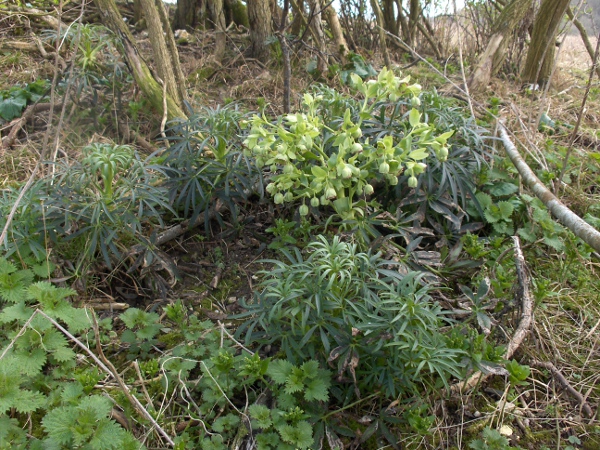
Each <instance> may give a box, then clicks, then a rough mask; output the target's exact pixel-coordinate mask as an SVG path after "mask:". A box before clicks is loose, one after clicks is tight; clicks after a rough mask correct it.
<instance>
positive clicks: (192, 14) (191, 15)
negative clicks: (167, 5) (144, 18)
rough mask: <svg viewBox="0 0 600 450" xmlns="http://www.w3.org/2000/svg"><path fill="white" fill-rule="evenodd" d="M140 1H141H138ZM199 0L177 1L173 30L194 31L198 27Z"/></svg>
mask: <svg viewBox="0 0 600 450" xmlns="http://www.w3.org/2000/svg"><path fill="white" fill-rule="evenodd" d="M136 1H138V2H139V1H140V0H136ZM197 3H198V0H177V8H176V9H175V17H174V18H173V25H172V29H173V30H185V29H189V28H191V29H194V28H196V26H197V25H198V14H197V9H196V4H197Z"/></svg>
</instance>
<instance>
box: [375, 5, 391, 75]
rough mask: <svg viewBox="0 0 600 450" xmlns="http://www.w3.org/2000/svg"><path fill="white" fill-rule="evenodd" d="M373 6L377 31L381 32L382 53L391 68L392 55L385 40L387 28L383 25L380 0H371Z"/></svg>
mask: <svg viewBox="0 0 600 450" xmlns="http://www.w3.org/2000/svg"><path fill="white" fill-rule="evenodd" d="M371 8H373V12H374V13H375V18H376V19H377V31H378V32H379V45H380V46H381V53H383V59H384V61H385V65H386V66H387V67H388V69H391V67H392V60H391V59H390V55H389V53H388V49H387V43H386V40H385V28H384V25H383V14H382V12H381V8H380V7H379V2H378V0H371Z"/></svg>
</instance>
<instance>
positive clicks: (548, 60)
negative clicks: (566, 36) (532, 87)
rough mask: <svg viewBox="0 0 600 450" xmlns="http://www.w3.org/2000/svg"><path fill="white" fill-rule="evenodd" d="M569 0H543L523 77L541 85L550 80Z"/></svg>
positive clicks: (526, 80)
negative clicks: (558, 36)
mask: <svg viewBox="0 0 600 450" xmlns="http://www.w3.org/2000/svg"><path fill="white" fill-rule="evenodd" d="M569 3H570V1H569V0H543V1H542V5H541V6H540V11H539V12H538V14H537V16H536V18H535V22H534V24H533V35H532V36H531V44H529V51H528V52H527V60H526V61H525V68H524V69H523V73H522V75H521V79H522V80H523V81H525V82H527V83H534V84H538V85H540V86H544V85H546V84H547V83H548V82H549V81H550V74H551V72H552V65H553V64H554V54H555V48H556V46H555V39H556V33H557V32H558V27H559V26H560V23H561V22H562V20H563V18H564V16H565V13H566V12H567V8H568V7H569Z"/></svg>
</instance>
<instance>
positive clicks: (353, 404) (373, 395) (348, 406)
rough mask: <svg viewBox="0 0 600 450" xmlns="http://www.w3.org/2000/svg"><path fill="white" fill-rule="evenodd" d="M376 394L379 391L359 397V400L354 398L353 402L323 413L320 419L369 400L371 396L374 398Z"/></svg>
mask: <svg viewBox="0 0 600 450" xmlns="http://www.w3.org/2000/svg"><path fill="white" fill-rule="evenodd" d="M378 395H379V391H377V392H375V393H374V394H371V395H369V396H368V397H365V398H361V399H359V400H356V401H355V402H353V403H350V404H349V405H346V406H344V407H343V408H340V409H336V410H335V411H331V412H330V413H329V414H325V415H324V416H323V417H322V418H321V420H325V419H327V418H328V417H331V416H333V415H334V414H337V413H341V412H342V411H345V410H346V409H350V408H352V407H354V406H356V405H359V404H361V403H363V402H366V401H367V400H370V399H372V398H375V397H377V396H378Z"/></svg>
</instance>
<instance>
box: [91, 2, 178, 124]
mask: <svg viewBox="0 0 600 450" xmlns="http://www.w3.org/2000/svg"><path fill="white" fill-rule="evenodd" d="M94 4H95V5H96V7H97V8H98V10H99V12H100V16H101V17H102V22H103V24H104V25H105V26H106V27H107V28H108V29H110V30H111V31H112V32H113V33H114V34H115V35H116V36H117V38H118V40H119V42H120V43H121V45H122V46H123V56H124V58H125V62H126V64H127V66H128V68H129V70H130V71H131V73H132V75H133V78H134V79H135V82H136V83H137V85H138V86H139V88H140V89H141V90H142V92H143V93H144V95H145V96H146V98H147V99H148V101H149V102H150V104H151V105H152V107H153V108H154V109H156V110H157V111H163V109H164V106H163V103H164V102H165V100H166V105H167V111H166V112H167V118H168V119H175V118H182V119H186V118H187V116H186V114H185V112H184V111H183V109H182V108H181V106H180V105H179V104H178V103H177V101H176V100H175V99H174V98H173V97H172V96H171V95H169V93H168V92H167V95H166V99H165V98H164V97H163V88H162V86H161V85H160V83H159V82H158V81H157V80H156V79H155V78H154V76H153V74H152V72H151V71H150V68H149V67H148V65H147V64H146V62H145V61H144V59H143V58H142V57H141V55H140V53H139V51H138V49H137V47H136V45H135V43H134V42H135V41H134V39H133V36H132V35H131V33H130V32H129V29H128V28H127V25H125V23H124V22H123V18H122V17H121V14H120V13H119V10H118V9H117V5H116V3H115V0H94Z"/></svg>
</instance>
